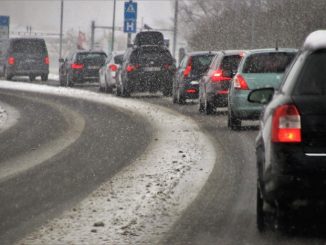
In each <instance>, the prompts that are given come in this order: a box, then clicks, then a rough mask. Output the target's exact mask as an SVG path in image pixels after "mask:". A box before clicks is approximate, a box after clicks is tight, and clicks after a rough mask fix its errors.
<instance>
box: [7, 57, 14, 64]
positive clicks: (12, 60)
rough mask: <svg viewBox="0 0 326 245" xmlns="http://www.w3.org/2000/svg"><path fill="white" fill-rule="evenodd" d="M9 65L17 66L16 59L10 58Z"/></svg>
mask: <svg viewBox="0 0 326 245" xmlns="http://www.w3.org/2000/svg"><path fill="white" fill-rule="evenodd" d="M8 64H9V65H14V64H15V58H14V57H12V56H10V57H9V58H8Z"/></svg>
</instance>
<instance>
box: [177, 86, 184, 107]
mask: <svg viewBox="0 0 326 245" xmlns="http://www.w3.org/2000/svg"><path fill="white" fill-rule="evenodd" d="M177 103H178V104H185V103H186V99H185V98H184V96H183V95H182V94H181V92H180V89H179V88H178V90H177Z"/></svg>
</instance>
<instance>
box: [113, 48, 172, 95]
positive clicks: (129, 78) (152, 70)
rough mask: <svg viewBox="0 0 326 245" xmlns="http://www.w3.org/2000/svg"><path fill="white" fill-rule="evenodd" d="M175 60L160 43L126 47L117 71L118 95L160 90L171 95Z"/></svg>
mask: <svg viewBox="0 0 326 245" xmlns="http://www.w3.org/2000/svg"><path fill="white" fill-rule="evenodd" d="M174 73H175V61H174V59H173V57H172V55H171V53H170V51H169V49H168V48H166V47H164V46H161V45H142V46H134V47H131V48H129V49H127V51H126V53H125V55H124V57H123V63H122V66H121V67H120V68H119V71H118V79H117V88H116V90H117V91H116V92H117V94H118V95H122V96H129V95H130V93H132V92H151V93H155V92H157V91H161V92H162V93H163V95H164V96H168V95H171V93H172V81H173V76H174Z"/></svg>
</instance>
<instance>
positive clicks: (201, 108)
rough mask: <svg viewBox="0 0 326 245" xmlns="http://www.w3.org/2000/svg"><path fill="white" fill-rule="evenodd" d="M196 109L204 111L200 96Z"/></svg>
mask: <svg viewBox="0 0 326 245" xmlns="http://www.w3.org/2000/svg"><path fill="white" fill-rule="evenodd" d="M198 111H199V112H201V113H202V112H204V111H205V104H203V103H202V101H201V99H200V98H199V103H198Z"/></svg>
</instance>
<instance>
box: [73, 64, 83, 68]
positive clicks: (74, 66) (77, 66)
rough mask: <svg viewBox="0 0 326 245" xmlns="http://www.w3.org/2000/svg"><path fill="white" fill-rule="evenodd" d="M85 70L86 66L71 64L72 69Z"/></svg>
mask: <svg viewBox="0 0 326 245" xmlns="http://www.w3.org/2000/svg"><path fill="white" fill-rule="evenodd" d="M83 68H84V64H76V63H73V64H71V69H83Z"/></svg>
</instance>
